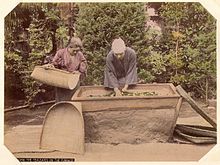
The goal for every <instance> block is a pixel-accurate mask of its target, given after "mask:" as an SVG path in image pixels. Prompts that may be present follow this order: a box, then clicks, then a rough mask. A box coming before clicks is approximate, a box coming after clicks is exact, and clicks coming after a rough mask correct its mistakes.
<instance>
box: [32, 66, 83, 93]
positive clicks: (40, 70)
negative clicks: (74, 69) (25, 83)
mask: <svg viewBox="0 0 220 165" xmlns="http://www.w3.org/2000/svg"><path fill="white" fill-rule="evenodd" d="M31 77H32V78H34V79H35V80H37V81H40V82H42V83H44V84H47V85H51V86H55V87H60V88H66V89H71V90H72V89H74V88H75V87H76V85H77V84H78V81H79V77H80V74H77V73H76V74H74V73H70V72H67V71H64V70H60V69H56V68H47V69H45V68H44V67H43V66H35V68H34V70H33V72H32V73H31Z"/></svg>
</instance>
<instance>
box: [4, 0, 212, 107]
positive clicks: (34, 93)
mask: <svg viewBox="0 0 220 165" xmlns="http://www.w3.org/2000/svg"><path fill="white" fill-rule="evenodd" d="M155 4H156V5H157V6H159V7H158V10H157V13H158V19H159V21H160V22H161V29H162V31H161V32H160V31H158V30H155V29H154V28H151V27H149V26H147V22H148V21H149V20H150V19H151V17H150V16H149V15H148V13H147V11H146V8H147V7H149V6H152V5H155ZM74 33H76V35H78V36H79V37H80V38H82V39H83V43H84V54H85V56H86V58H87V60H88V63H89V70H88V76H87V78H86V80H85V82H84V84H83V85H97V84H102V83H103V69H104V66H105V57H106V55H107V53H108V52H109V51H110V48H111V42H112V40H113V39H114V37H116V36H120V37H122V38H123V39H124V40H125V42H126V44H127V46H130V47H132V48H133V49H134V50H135V51H136V53H137V57H138V65H137V66H138V77H139V83H152V82H162V83H166V82H172V83H174V85H179V84H180V85H182V86H183V87H184V89H186V90H187V91H190V92H191V93H192V94H193V96H194V97H197V98H203V99H206V100H207V99H208V98H215V97H216V20H215V19H214V18H213V17H212V16H211V15H210V14H209V13H208V12H207V11H206V10H205V9H204V8H203V7H202V6H201V4H199V3H189V2H188V3H180V2H178V3H177V2H175V3H171V2H170V3H20V4H19V5H18V6H17V7H16V8H15V9H14V10H13V11H12V12H11V13H9V15H8V16H7V17H5V54H4V58H5V98H6V99H5V100H6V104H7V103H8V102H7V100H10V99H17V100H18V99H22V100H25V101H26V103H33V102H40V101H46V100H52V99H54V93H53V92H54V91H53V87H50V86H46V85H43V84H41V83H38V82H36V81H34V80H32V79H31V78H30V73H31V71H32V70H33V68H34V66H36V65H42V64H43V63H44V62H45V59H48V57H51V56H53V55H54V54H55V52H56V51H57V50H58V49H59V48H63V47H65V46H66V45H67V43H68V42H69V40H70V38H71V37H72V36H73V34H74Z"/></svg>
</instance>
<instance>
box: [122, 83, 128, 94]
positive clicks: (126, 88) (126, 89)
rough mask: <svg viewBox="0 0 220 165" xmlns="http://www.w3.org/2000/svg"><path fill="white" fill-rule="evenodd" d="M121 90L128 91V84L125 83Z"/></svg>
mask: <svg viewBox="0 0 220 165" xmlns="http://www.w3.org/2000/svg"><path fill="white" fill-rule="evenodd" d="M121 91H122V92H127V91H128V85H127V84H125V86H124V88H122V90H121Z"/></svg>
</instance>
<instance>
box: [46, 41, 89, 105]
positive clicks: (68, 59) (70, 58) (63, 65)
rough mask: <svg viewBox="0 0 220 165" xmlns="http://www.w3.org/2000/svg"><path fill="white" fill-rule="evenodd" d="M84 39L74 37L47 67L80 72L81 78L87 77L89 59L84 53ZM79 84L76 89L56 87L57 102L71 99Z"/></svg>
mask: <svg viewBox="0 0 220 165" xmlns="http://www.w3.org/2000/svg"><path fill="white" fill-rule="evenodd" d="M81 50H82V41H81V40H80V38H78V37H73V38H72V39H71V41H70V43H69V44H68V46H67V47H66V48H63V49H59V50H58V51H57V52H56V54H55V56H54V58H53V60H52V62H51V64H49V66H48V65H47V67H55V68H58V69H61V70H65V71H68V72H71V73H80V80H81V81H82V80H83V78H85V76H86V73H87V61H86V58H85V57H84V55H83V53H82V51H81ZM79 85H80V82H79V84H78V85H77V87H76V88H75V89H74V90H69V89H64V88H58V87H56V88H55V91H56V92H55V93H56V102H58V101H66V100H70V99H71V97H72V95H73V94H74V92H75V91H76V89H77V88H78V87H79Z"/></svg>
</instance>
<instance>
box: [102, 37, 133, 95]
mask: <svg viewBox="0 0 220 165" xmlns="http://www.w3.org/2000/svg"><path fill="white" fill-rule="evenodd" d="M136 58H137V57H136V53H135V51H134V50H133V49H131V48H129V47H126V46H125V43H124V41H123V40H122V39H121V38H117V39H115V40H114V41H113V42H112V50H111V51H110V52H109V54H108V55H107V58H106V67H105V78H104V86H105V87H108V88H112V89H114V92H115V93H116V96H121V95H122V94H121V91H120V89H121V88H122V92H125V91H127V89H128V87H129V85H135V84H137V68H136Z"/></svg>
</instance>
